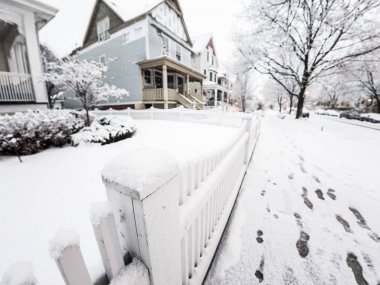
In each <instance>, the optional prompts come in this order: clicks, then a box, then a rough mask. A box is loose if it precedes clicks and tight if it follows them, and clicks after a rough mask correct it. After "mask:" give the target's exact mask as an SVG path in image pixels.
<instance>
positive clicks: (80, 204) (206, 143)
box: [0, 121, 238, 285]
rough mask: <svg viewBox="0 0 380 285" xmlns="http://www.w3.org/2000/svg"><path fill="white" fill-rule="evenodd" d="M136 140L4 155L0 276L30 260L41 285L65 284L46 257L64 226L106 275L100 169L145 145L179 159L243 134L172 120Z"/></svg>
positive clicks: (141, 129) (151, 126) (140, 130)
mask: <svg viewBox="0 0 380 285" xmlns="http://www.w3.org/2000/svg"><path fill="white" fill-rule="evenodd" d="M136 127H137V133H136V135H135V136H134V137H133V138H131V139H127V140H125V141H121V142H118V143H115V144H111V145H106V146H100V145H91V146H90V145H85V146H79V147H76V148H75V147H65V148H61V149H50V150H46V151H43V152H41V153H39V154H36V155H33V156H25V157H23V161H24V163H22V164H20V163H19V162H18V159H17V158H15V157H0V195H1V199H0V225H1V232H0V279H1V276H2V275H3V273H4V272H5V271H6V270H7V269H8V268H9V267H10V266H11V264H13V263H15V262H18V261H23V260H26V261H31V262H32V263H33V264H34V268H35V275H36V277H37V279H38V281H39V283H40V284H54V285H61V284H62V285H63V284H64V282H63V280H62V278H61V276H60V273H59V271H58V269H57V267H56V265H55V263H54V261H53V259H52V258H51V257H50V256H49V252H48V248H49V240H50V239H51V238H53V237H54V235H55V234H56V232H57V231H58V230H59V229H60V228H68V229H74V230H76V231H77V232H78V233H79V234H80V244H81V248H82V251H83V254H84V258H85V261H86V264H87V266H88V267H89V269H90V273H91V275H92V277H93V278H96V277H98V276H99V274H100V273H102V272H103V270H102V265H101V259H100V254H99V253H98V249H97V245H96V241H95V238H94V235H93V233H92V226H91V222H90V218H89V213H88V211H89V209H90V207H91V205H92V204H93V203H94V202H99V201H105V200H106V195H105V189H104V187H103V184H102V181H101V177H100V172H101V169H102V168H103V167H104V165H105V164H106V163H107V162H108V161H109V160H110V159H111V158H112V157H114V156H117V155H118V154H120V153H124V152H126V151H128V150H133V149H135V148H138V147H142V146H148V147H153V148H157V149H160V150H167V151H169V152H171V153H172V154H173V155H175V156H176V157H177V159H178V160H179V161H180V162H181V161H185V160H189V159H194V158H195V157H196V156H202V155H203V154H205V152H208V151H209V150H210V149H218V148H221V147H225V146H226V145H228V144H229V143H231V139H233V138H234V135H233V134H235V133H236V132H237V131H238V129H236V128H228V127H216V126H211V125H198V124H189V123H180V122H168V121H136Z"/></svg>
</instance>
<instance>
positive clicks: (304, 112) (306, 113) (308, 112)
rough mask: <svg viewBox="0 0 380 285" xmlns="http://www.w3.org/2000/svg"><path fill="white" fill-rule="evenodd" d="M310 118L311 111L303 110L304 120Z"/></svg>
mask: <svg viewBox="0 0 380 285" xmlns="http://www.w3.org/2000/svg"><path fill="white" fill-rule="evenodd" d="M309 117H310V111H309V110H308V109H306V108H303V109H302V118H309Z"/></svg>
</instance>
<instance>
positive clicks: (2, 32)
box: [0, 0, 57, 113]
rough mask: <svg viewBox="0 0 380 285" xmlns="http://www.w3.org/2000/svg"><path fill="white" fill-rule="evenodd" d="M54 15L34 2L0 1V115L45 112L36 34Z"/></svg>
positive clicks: (20, 0) (29, 0) (32, 0)
mask: <svg viewBox="0 0 380 285" xmlns="http://www.w3.org/2000/svg"><path fill="white" fill-rule="evenodd" d="M56 13H57V9H55V8H53V7H51V6H49V5H46V4H44V3H41V2H39V1H36V0H14V1H7V0H0V113H13V112H18V111H26V110H28V109H47V106H48V97H47V92H46V87H45V82H44V80H43V68H42V60H41V52H40V44H39V40H38V35H37V32H38V31H39V30H40V29H41V28H42V27H43V26H45V25H46V23H48V22H49V21H50V20H51V19H53V17H54V16H55V14H56Z"/></svg>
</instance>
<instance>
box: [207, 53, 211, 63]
mask: <svg viewBox="0 0 380 285" xmlns="http://www.w3.org/2000/svg"><path fill="white" fill-rule="evenodd" d="M209 61H210V52H209V51H207V62H209Z"/></svg>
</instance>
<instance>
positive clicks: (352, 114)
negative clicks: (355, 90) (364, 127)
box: [339, 110, 360, 120]
mask: <svg viewBox="0 0 380 285" xmlns="http://www.w3.org/2000/svg"><path fill="white" fill-rule="evenodd" d="M339 117H340V118H346V119H349V120H360V112H359V111H357V110H347V111H343V112H341V113H340V115H339Z"/></svg>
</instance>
